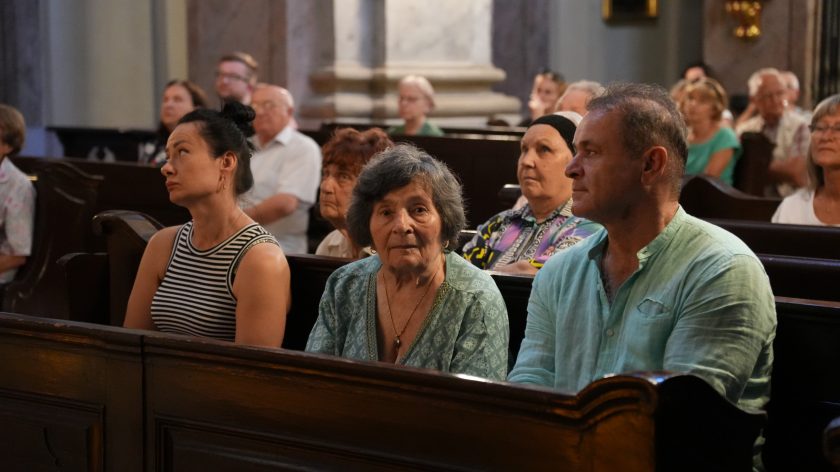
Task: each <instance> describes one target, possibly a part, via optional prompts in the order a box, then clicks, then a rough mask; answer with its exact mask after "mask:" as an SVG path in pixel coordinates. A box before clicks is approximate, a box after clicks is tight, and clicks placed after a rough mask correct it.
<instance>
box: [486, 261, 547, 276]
mask: <svg viewBox="0 0 840 472" xmlns="http://www.w3.org/2000/svg"><path fill="white" fill-rule="evenodd" d="M493 271H495V272H501V273H503V274H512V275H535V274H536V273H537V268H536V267H534V266H532V265H531V263H530V262H528V261H516V262H514V263H511V264H504V265H500V266H496V267H494V268H493Z"/></svg>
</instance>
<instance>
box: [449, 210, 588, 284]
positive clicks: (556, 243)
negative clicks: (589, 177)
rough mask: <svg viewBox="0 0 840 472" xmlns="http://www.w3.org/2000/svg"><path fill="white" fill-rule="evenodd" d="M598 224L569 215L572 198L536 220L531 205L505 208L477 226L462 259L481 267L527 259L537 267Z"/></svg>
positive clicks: (585, 235)
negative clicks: (542, 219)
mask: <svg viewBox="0 0 840 472" xmlns="http://www.w3.org/2000/svg"><path fill="white" fill-rule="evenodd" d="M599 229H601V225H599V224H597V223H593V222H591V221H589V220H584V219H582V218H577V217H576V216H574V215H572V200H571V199H570V200H569V201H567V202H566V203H565V204H563V205H561V206H560V207H559V208H557V209H556V210H554V212H552V213H551V215H549V216H548V218H546V219H545V220H544V221H543V222H542V223H537V219H536V218H535V217H534V213H533V212H532V211H531V206H530V205H525V206H523V207H522V208H518V209H513V210H505V211H503V212H501V213H499V214H498V215H496V216H494V217H492V218H490V219H489V220H488V221H487V222H486V223H484V224H483V225H481V226H479V227H478V234H476V235H475V237H473V239H472V241H470V242H468V243H467V244H466V245H464V249H463V251H462V252H463V254H464V258H465V259H467V260H468V261H470V262H472V263H473V264H474V265H475V266H476V267H479V268H481V269H488V270H492V269H493V268H494V267H497V266H501V265H505V264H510V263H513V262H516V261H520V260H527V261H528V262H530V263H531V265H532V266H534V267H536V268H537V269H539V268H540V267H542V266H543V264H545V261H546V260H548V258H549V257H551V256H552V255H553V254H555V253H557V252H559V251H562V250H563V249H567V248H569V247H571V246H574V245H575V244H577V243H578V242H580V241H582V240H584V239H585V238H587V237H589V235H591V234H592V233H594V232H596V231H598V230H599Z"/></svg>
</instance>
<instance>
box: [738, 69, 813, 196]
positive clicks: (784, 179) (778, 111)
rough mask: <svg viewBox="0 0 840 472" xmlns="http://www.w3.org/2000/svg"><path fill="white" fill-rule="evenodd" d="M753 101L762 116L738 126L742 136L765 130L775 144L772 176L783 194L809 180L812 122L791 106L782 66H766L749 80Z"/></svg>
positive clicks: (775, 189)
mask: <svg viewBox="0 0 840 472" xmlns="http://www.w3.org/2000/svg"><path fill="white" fill-rule="evenodd" d="M747 85H748V87H749V93H750V103H751V104H752V105H753V106H754V107H755V109H756V111H757V112H758V115H756V116H754V117H752V118H750V119H749V120H747V121H745V122H743V123H741V124H740V125H738V127H737V128H736V132H737V134H738V136H739V137H740V136H741V134H743V133H745V132H757V133H762V134H764V136H766V137H767V139H769V140H770V142H772V143H773V144H774V148H773V159H772V160H771V162H770V167H769V169H768V176H769V178H770V180H771V183H773V184H775V188H774V189H771V191H770V192H769V193H771V194H772V193H773V191H775V192H777V193H778V194H779V195H781V196H783V197H784V196H787V195H790V194H791V193H793V192H794V190H795V189H797V188H799V187H803V186H805V185H806V184H807V183H808V177H807V173H806V171H805V156H806V155H807V153H808V145H809V143H810V141H811V133H810V132H809V130H808V124H807V123H806V122H805V120H803V119H802V117H801V116H800V115H799V114H797V113H794V112H793V111H791V110H790V109H789V108H788V90H787V85H786V84H785V81H784V77H783V76H782V74H781V73H780V72H779V70H778V69H774V68H765V69H759V70H758V71H756V72H754V73H753V74H752V75H751V76H750V78H749V80H748V81H747Z"/></svg>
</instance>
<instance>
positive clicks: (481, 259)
mask: <svg viewBox="0 0 840 472" xmlns="http://www.w3.org/2000/svg"><path fill="white" fill-rule="evenodd" d="M503 215H504V213H499V214H498V215H496V216H494V217H492V218H490V219H489V220H487V222H485V223H484V224H483V225H480V226H479V227H478V228H477V230H476V235H475V236H473V238H472V240H471V241H470V242H468V243H467V244H465V245H464V248H463V249H462V250H461V254H462V255H463V256H464V259H466V260H468V261H470V262H471V263H472V264H473V265H474V266H476V267H478V268H479V269H486V268H487V267H488V266H489V265H490V264H491V263H492V262H493V260H494V259H495V256H496V254H495V252H493V236H494V234H496V233H497V231H498V230H499V227H501V226H502V223H503V221H504V217H503Z"/></svg>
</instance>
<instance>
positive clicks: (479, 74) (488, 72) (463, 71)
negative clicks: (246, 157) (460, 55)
mask: <svg viewBox="0 0 840 472" xmlns="http://www.w3.org/2000/svg"><path fill="white" fill-rule="evenodd" d="M409 74H417V75H422V76H425V77H426V78H427V79H429V80H430V81H431V82H432V85H433V86H434V87H435V105H436V108H435V110H434V111H433V112H432V113H431V114H430V117H431V118H432V119H433V120H434V119H435V118H441V119H443V118H446V119H445V120H442V121H445V122H446V123H463V124H464V125H468V126H476V125H477V124H484V123H485V122H486V120H487V118H488V117H491V116H496V115H500V114H502V115H511V114H516V113H518V111H519V109H520V106H521V103H520V101H519V100H518V99H517V98H515V97H511V96H507V95H504V94H501V93H497V92H493V91H492V90H491V87H492V85H493V84H495V83H497V82H500V81H502V80H504V78H505V73H504V71H502V70H501V69H498V68H495V67H492V66H478V65H464V66H458V65H452V64H422V65H418V64H416V63H414V64H410V65H408V64H406V65H405V66H402V65H400V64H390V65H388V66H387V67H379V68H368V67H363V66H360V65H356V64H336V65H333V66H328V67H324V68H321V69H319V70H317V71H315V72H314V73H312V74H311V75H310V85H311V87H312V90H313V92H314V93H313V95H312V96H311V97H310V98H309V99H308V100H306V101H305V102H304V103H303V104H302V105H301V106H300V107H299V111H300V116H301V121H302V122H311V121H327V120H330V121H356V122H380V123H381V122H385V121H390V120H392V119H395V118H397V84H398V82H399V80H400V79H401V78H402V77H404V76H406V75H409Z"/></svg>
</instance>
